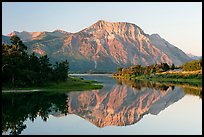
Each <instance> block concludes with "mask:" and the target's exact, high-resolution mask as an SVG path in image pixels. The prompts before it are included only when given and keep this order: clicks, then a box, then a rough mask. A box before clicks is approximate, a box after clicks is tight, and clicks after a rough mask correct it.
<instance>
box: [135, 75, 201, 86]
mask: <svg viewBox="0 0 204 137" xmlns="http://www.w3.org/2000/svg"><path fill="white" fill-rule="evenodd" d="M133 79H138V80H150V81H154V82H164V83H165V82H166V83H188V84H191V85H202V76H200V75H189V76H183V75H178V74H156V75H141V76H137V77H133Z"/></svg>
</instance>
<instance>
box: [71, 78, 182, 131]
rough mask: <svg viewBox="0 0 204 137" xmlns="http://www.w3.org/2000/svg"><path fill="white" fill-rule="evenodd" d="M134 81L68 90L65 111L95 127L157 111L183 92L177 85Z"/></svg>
mask: <svg viewBox="0 0 204 137" xmlns="http://www.w3.org/2000/svg"><path fill="white" fill-rule="evenodd" d="M120 82H122V81H120ZM122 83H123V82H122ZM138 85H139V86H138V87H136V86H133V87H134V88H130V87H128V85H126V84H125V85H124V84H122V85H114V86H113V87H112V89H111V90H110V91H109V92H107V91H106V90H103V89H102V90H100V91H99V90H94V91H88V92H77V93H75V92H72V93H69V94H68V96H69V98H68V112H69V113H72V114H76V115H78V116H80V117H82V118H84V119H86V120H89V121H90V122H91V123H93V124H94V125H96V126H98V127H104V126H113V125H114V126H126V125H131V124H134V123H136V122H138V121H139V120H140V119H141V118H142V117H143V116H144V115H145V114H148V113H150V114H154V115H157V114H158V113H159V112H160V111H161V110H163V109H165V108H166V107H168V106H169V105H171V104H173V103H174V102H176V101H178V100H180V99H181V98H182V97H184V95H185V94H184V92H183V90H182V89H181V88H178V87H168V86H165V85H161V86H158V85H149V84H148V83H141V82H139V83H138ZM144 85H146V87H145V86H144ZM147 85H148V86H152V87H147ZM153 86H154V87H153Z"/></svg>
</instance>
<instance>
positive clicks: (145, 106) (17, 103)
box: [2, 77, 202, 134]
mask: <svg viewBox="0 0 204 137" xmlns="http://www.w3.org/2000/svg"><path fill="white" fill-rule="evenodd" d="M95 80H98V79H95ZM100 81H101V82H104V83H103V84H104V87H103V89H101V90H92V91H84V92H69V93H67V94H62V93H49V92H32V93H3V94H2V133H3V132H4V133H5V132H9V134H21V132H22V131H23V130H25V129H26V125H25V121H26V120H28V119H29V120H31V121H34V120H35V119H36V117H41V118H42V120H43V121H47V119H48V118H49V115H53V116H66V115H67V114H76V115H78V116H80V117H82V118H84V119H86V120H88V121H90V122H91V123H93V124H94V125H96V126H97V127H100V128H101V127H104V126H126V125H131V124H135V123H137V122H138V121H140V120H141V119H142V117H143V116H144V115H146V114H153V115H157V114H158V113H160V112H161V111H162V110H164V109H165V108H167V107H168V106H169V105H171V104H173V103H175V102H177V101H178V100H180V99H181V98H183V97H184V95H185V94H194V95H198V96H200V97H202V88H198V87H193V88H192V87H189V86H183V87H180V86H174V85H169V84H159V83H153V82H145V81H132V80H115V79H112V78H107V77H104V79H102V78H100ZM116 83H117V84H116Z"/></svg>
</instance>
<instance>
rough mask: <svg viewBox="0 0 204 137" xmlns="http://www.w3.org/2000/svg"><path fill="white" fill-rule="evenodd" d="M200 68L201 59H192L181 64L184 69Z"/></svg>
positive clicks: (193, 69)
mask: <svg viewBox="0 0 204 137" xmlns="http://www.w3.org/2000/svg"><path fill="white" fill-rule="evenodd" d="M201 69H202V59H199V60H193V61H190V62H186V63H184V64H183V70H184V71H195V70H201Z"/></svg>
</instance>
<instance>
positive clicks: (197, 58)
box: [186, 53, 202, 60]
mask: <svg viewBox="0 0 204 137" xmlns="http://www.w3.org/2000/svg"><path fill="white" fill-rule="evenodd" d="M186 55H187V56H189V57H190V58H191V59H192V60H199V59H202V56H195V55H193V54H191V53H186Z"/></svg>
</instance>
